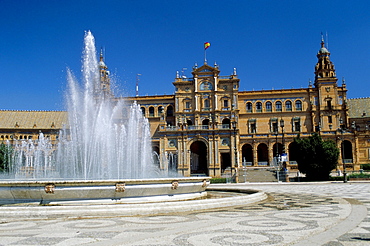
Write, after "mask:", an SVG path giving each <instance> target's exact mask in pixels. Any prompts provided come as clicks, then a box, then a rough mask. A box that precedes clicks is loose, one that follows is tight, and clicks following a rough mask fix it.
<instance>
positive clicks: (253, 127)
mask: <svg viewBox="0 0 370 246" xmlns="http://www.w3.org/2000/svg"><path fill="white" fill-rule="evenodd" d="M256 130H257V128H256V123H251V124H250V131H249V132H250V133H256Z"/></svg>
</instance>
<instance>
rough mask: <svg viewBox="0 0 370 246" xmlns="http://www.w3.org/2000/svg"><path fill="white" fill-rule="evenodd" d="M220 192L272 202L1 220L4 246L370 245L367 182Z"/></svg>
mask: <svg viewBox="0 0 370 246" xmlns="http://www.w3.org/2000/svg"><path fill="white" fill-rule="evenodd" d="M214 187H217V188H221V187H225V188H230V187H232V188H241V189H243V188H249V189H255V190H261V191H263V192H265V193H266V194H267V195H268V198H267V199H265V200H263V201H259V202H257V203H252V204H246V205H243V204H242V205H236V206H231V207H225V208H222V209H213V210H209V209H208V210H198V211H190V212H178V213H168V214H162V215H150V216H148V215H147V216H122V217H119V216H114V217H112V216H106V215H104V214H96V216H95V217H93V218H78V217H75V218H66V217H63V216H60V217H58V218H49V219H45V218H41V217H40V218H37V217H35V218H28V219H22V218H16V217H10V216H9V217H8V218H7V217H6V215H4V214H3V215H2V217H1V220H0V245H163V246H165V245H166V246H167V245H189V246H190V245H202V246H205V245H325V246H329V245H330V246H339V245H345V246H352V245H369V243H370V195H369V194H370V183H369V182H361V183H360V182H348V183H341V182H336V183H330V182H322V183H321V182H320V183H246V184H222V185H221V184H220V185H211V186H210V188H214ZM138 206H140V205H138ZM109 208H111V209H114V206H113V207H112V206H111V207H109ZM20 209H23V208H22V207H20ZM87 209H88V207H87Z"/></svg>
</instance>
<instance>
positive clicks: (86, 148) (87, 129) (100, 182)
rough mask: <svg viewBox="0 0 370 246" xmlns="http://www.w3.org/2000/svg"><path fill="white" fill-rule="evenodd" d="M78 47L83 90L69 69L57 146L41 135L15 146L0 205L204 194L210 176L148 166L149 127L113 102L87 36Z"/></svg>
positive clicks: (0, 186) (133, 108)
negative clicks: (173, 173) (173, 174)
mask: <svg viewBox="0 0 370 246" xmlns="http://www.w3.org/2000/svg"><path fill="white" fill-rule="evenodd" d="M84 44H85V47H84V51H83V66H82V75H83V85H84V86H83V88H82V89H81V88H80V86H79V83H78V81H77V79H76V78H75V76H74V75H73V74H72V72H71V71H70V70H68V72H67V77H68V87H69V93H68V94H67V106H68V117H69V122H68V126H66V127H65V129H63V130H62V131H61V132H60V134H59V138H58V143H57V145H53V144H52V142H51V141H50V140H49V139H48V138H46V137H45V136H44V135H43V134H42V133H41V134H40V136H39V139H38V140H22V141H18V142H16V143H15V145H14V152H13V155H12V160H11V163H12V165H11V167H10V170H9V171H10V175H9V178H10V179H8V180H1V181H0V204H5V203H19V202H39V203H42V204H48V203H52V202H64V201H76V200H77V201H82V200H112V201H115V202H116V203H117V202H124V201H123V200H125V201H128V198H133V199H137V198H140V197H145V199H147V198H148V197H162V198H163V199H167V198H168V199H171V200H173V199H176V198H175V197H176V196H178V197H179V198H178V199H185V198H195V197H201V196H204V195H205V194H206V193H205V189H206V187H207V185H208V184H209V177H206V178H204V177H201V178H186V177H168V176H167V177H166V175H165V174H164V173H163V172H162V171H161V170H160V169H159V167H158V166H156V165H155V164H154V161H153V156H152V148H151V140H150V132H149V129H150V127H149V122H148V120H147V119H146V118H145V117H143V116H142V113H141V110H140V106H139V105H137V104H136V103H133V104H131V105H128V104H127V102H124V101H123V100H118V101H116V100H112V99H113V97H112V95H111V94H110V91H107V90H106V88H105V87H104V86H103V85H102V80H101V74H100V73H101V71H100V70H99V65H100V66H102V65H104V66H105V64H104V63H102V61H100V63H99V62H98V60H97V56H96V55H97V53H96V49H95V41H94V37H93V35H92V34H91V32H90V31H88V32H86V34H85V38H84ZM172 162H173V157H172V159H171V163H172ZM123 198H125V199H123Z"/></svg>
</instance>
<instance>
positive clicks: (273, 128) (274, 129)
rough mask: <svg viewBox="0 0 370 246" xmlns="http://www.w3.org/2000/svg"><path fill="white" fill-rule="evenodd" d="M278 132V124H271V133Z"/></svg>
mask: <svg viewBox="0 0 370 246" xmlns="http://www.w3.org/2000/svg"><path fill="white" fill-rule="evenodd" d="M278 131H279V129H278V123H277V122H273V123H272V132H274V133H277V132H278Z"/></svg>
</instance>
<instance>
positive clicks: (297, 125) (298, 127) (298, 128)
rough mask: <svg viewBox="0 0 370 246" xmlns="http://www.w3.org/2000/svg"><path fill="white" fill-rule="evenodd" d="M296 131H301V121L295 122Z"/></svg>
mask: <svg viewBox="0 0 370 246" xmlns="http://www.w3.org/2000/svg"><path fill="white" fill-rule="evenodd" d="M294 131H296V132H300V131H301V123H300V122H299V121H295V122H294Z"/></svg>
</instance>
